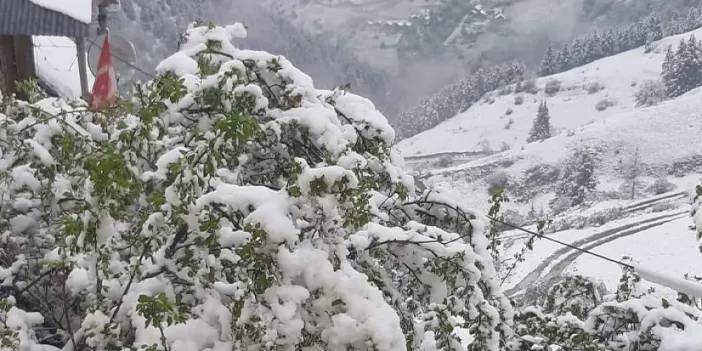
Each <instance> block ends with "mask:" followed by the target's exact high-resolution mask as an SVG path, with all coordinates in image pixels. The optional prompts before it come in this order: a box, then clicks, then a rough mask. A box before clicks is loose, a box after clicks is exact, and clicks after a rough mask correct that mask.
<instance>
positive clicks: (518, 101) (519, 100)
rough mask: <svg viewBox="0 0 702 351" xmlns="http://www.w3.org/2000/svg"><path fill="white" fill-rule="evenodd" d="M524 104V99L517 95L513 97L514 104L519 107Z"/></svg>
mask: <svg viewBox="0 0 702 351" xmlns="http://www.w3.org/2000/svg"><path fill="white" fill-rule="evenodd" d="M523 103H524V97H523V96H521V95H519V96H515V97H514V104H515V105H517V106H519V105H521V104H523Z"/></svg>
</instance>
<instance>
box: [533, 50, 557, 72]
mask: <svg viewBox="0 0 702 351" xmlns="http://www.w3.org/2000/svg"><path fill="white" fill-rule="evenodd" d="M557 59H558V57H557V55H556V53H555V52H554V50H553V46H552V45H551V44H550V43H549V44H548V48H547V49H546V53H545V54H544V58H543V59H541V64H539V70H538V72H537V73H538V74H539V75H540V76H542V77H543V76H550V75H552V74H554V73H556V72H558V60H557Z"/></svg>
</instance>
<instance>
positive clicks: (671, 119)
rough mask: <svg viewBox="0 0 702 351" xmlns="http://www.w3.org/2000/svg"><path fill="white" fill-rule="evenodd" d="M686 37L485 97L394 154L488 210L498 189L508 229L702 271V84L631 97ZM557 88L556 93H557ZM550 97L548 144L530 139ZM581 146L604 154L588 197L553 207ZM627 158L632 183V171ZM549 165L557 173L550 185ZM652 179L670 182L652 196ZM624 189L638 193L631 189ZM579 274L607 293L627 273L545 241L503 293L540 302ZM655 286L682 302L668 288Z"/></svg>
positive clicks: (428, 179)
mask: <svg viewBox="0 0 702 351" xmlns="http://www.w3.org/2000/svg"><path fill="white" fill-rule="evenodd" d="M691 35H695V36H696V37H697V38H699V37H702V30H697V31H694V32H691V33H686V34H682V35H679V36H673V37H669V38H665V39H663V40H661V41H659V42H656V43H655V44H654V45H653V46H652V48H653V49H652V50H651V51H650V52H646V51H645V50H644V48H639V49H635V50H631V51H628V52H624V53H622V54H619V55H616V56H611V57H607V58H604V59H601V60H599V61H596V62H593V63H591V64H588V65H585V66H581V67H578V68H575V69H573V70H570V71H567V72H564V73H561V74H556V75H552V76H548V77H544V78H540V79H538V80H536V82H535V85H536V87H537V88H538V92H536V93H530V92H523V93H514V92H513V91H514V89H511V90H507V89H501V91H495V92H492V93H489V94H487V95H486V96H484V97H483V98H482V99H481V101H480V102H479V103H476V104H474V105H473V106H472V107H471V108H469V109H468V110H467V111H465V112H464V113H462V114H459V115H458V116H456V117H454V118H452V119H450V120H448V121H446V122H444V123H442V124H440V125H438V126H437V127H435V128H433V129H431V130H428V131H426V132H424V133H421V134H419V135H416V136H414V137H412V138H409V139H406V140H403V141H402V142H400V144H399V147H400V148H401V150H402V152H403V154H404V155H405V157H406V158H407V162H408V164H409V165H411V166H412V167H413V168H414V169H415V171H416V174H417V175H418V176H419V178H420V179H422V182H423V183H424V184H426V185H430V186H433V187H438V188H443V189H446V190H450V192H451V194H452V195H453V196H454V197H455V198H457V199H460V201H462V202H463V203H467V204H470V206H472V207H474V208H480V209H482V210H483V211H485V212H486V211H487V209H488V207H489V206H490V202H489V199H490V197H491V195H490V193H489V192H488V191H487V190H488V189H489V188H490V187H491V186H494V185H495V184H498V185H499V186H503V187H504V188H505V189H506V193H507V196H508V197H509V198H510V199H511V201H510V202H508V203H506V204H504V205H503V210H506V211H507V212H506V218H507V220H508V221H509V222H511V223H514V224H523V225H532V224H533V223H534V220H535V219H537V218H539V219H549V220H552V222H551V224H550V225H549V226H548V227H547V229H546V230H547V232H548V233H549V235H552V238H556V239H558V240H562V241H564V242H567V243H571V244H574V245H576V246H578V247H581V248H584V249H588V250H592V251H594V252H596V253H598V254H603V255H606V256H607V257H613V258H615V259H620V258H621V257H623V256H628V257H632V258H634V259H635V260H639V261H641V262H648V263H652V262H661V263H660V264H659V268H660V269H661V270H663V271H665V272H667V273H668V274H670V275H673V276H677V277H682V276H683V275H684V274H686V273H689V274H692V275H699V274H702V271H700V270H699V269H698V267H700V265H702V256H700V255H699V252H698V250H697V246H696V245H695V237H694V233H693V232H692V231H690V230H689V228H688V227H689V225H690V218H689V215H688V211H689V205H688V198H687V196H686V195H685V194H686V192H688V191H689V190H691V189H693V188H694V185H695V184H697V183H698V181H699V179H700V173H702V167H701V166H702V164H701V163H700V157H699V154H700V152H699V150H702V140H700V138H699V135H700V133H701V132H702V125H701V124H700V123H699V116H700V111H702V89H699V88H698V89H695V90H692V91H690V92H688V93H687V94H684V95H682V96H680V97H677V98H674V99H670V100H667V101H663V102H661V103H659V104H658V105H655V106H651V107H637V106H636V101H635V98H634V96H635V94H636V93H637V92H638V91H639V89H640V87H641V86H642V85H643V84H644V82H647V81H658V80H660V74H661V67H662V63H663V60H664V56H665V51H666V49H667V47H668V46H674V47H675V46H677V45H678V43H679V42H680V41H681V39H685V40H687V39H688V38H689V37H690V36H691ZM555 82H558V83H555ZM558 84H560V88H559V89H556V88H553V87H554V86H558ZM547 86H548V87H550V89H551V91H550V93H548V94H547V93H546V90H547ZM543 101H545V102H546V104H547V105H548V109H549V111H550V126H551V137H550V138H548V139H546V140H544V141H542V142H532V143H529V142H527V138H528V137H529V134H530V130H531V129H532V126H533V124H534V120H535V118H536V116H537V110H538V109H539V106H540V104H541V103H542V102H543ZM603 101H606V102H607V103H606V104H605V103H603ZM598 105H599V108H598ZM583 147H590V148H592V149H594V150H597V151H596V152H597V153H598V156H599V161H598V162H597V165H596V166H595V169H594V172H595V173H596V177H597V179H598V181H597V184H596V187H595V188H594V189H593V190H592V194H591V195H590V196H589V198H588V200H587V201H585V202H583V203H581V204H578V205H573V206H570V207H566V208H561V209H556V208H554V200H556V199H557V196H558V194H557V193H558V184H561V183H563V182H564V178H563V172H564V169H565V168H566V167H567V160H568V159H569V157H571V155H573V153H574V150H578V149H582V148H583ZM632 163H633V164H634V165H635V166H633V167H636V170H635V173H634V177H635V179H634V180H633V181H632V180H631V179H630V177H631V170H630V169H628V167H631V164H632ZM534 170H537V171H540V172H535V171H534ZM542 170H546V171H551V170H552V171H554V172H555V173H554V174H555V175H553V176H552V177H551V178H549V173H548V172H541V171H542ZM558 172H560V176H559V174H558ZM627 184H628V185H627ZM632 184H633V185H632ZM655 184H665V186H664V187H662V188H661V189H655V187H656V186H655ZM628 187H631V188H636V189H634V190H632V191H631V192H632V193H631V194H629V193H628V190H627V189H629V188H628ZM632 197H634V199H632ZM529 237H530V236H529V235H525V234H524V233H523V232H519V231H510V232H506V233H505V234H504V238H505V252H504V253H503V257H504V258H505V259H506V260H507V261H509V260H510V259H511V258H512V257H513V256H514V255H515V254H518V253H519V252H521V251H523V250H524V247H525V242H526V240H527V239H528V238H529ZM573 274H580V275H584V276H587V277H593V278H595V279H596V280H597V281H599V282H601V283H603V285H602V286H603V288H605V289H607V290H608V291H610V292H611V291H614V290H616V288H617V284H618V283H619V278H620V276H621V269H620V267H619V266H617V265H616V264H613V263H612V262H607V261H603V260H601V259H598V258H597V257H592V256H589V255H587V254H583V253H582V252H578V251H576V250H572V249H568V248H564V247H563V246H562V245H558V244H555V243H553V242H548V241H546V240H541V241H537V242H536V243H535V244H534V249H533V251H532V250H528V251H527V252H526V254H525V256H524V262H522V263H521V264H519V265H518V266H517V268H516V269H515V270H514V271H512V272H511V275H509V276H508V277H507V278H506V279H505V282H504V286H505V288H506V289H507V291H508V295H510V296H513V297H517V296H525V297H526V300H527V301H533V299H538V296H539V294H543V293H544V292H545V290H543V289H545V288H546V287H549V286H551V285H553V284H555V283H556V282H557V281H560V280H561V279H563V277H564V276H568V275H573ZM654 286H655V284H654ZM657 291H658V294H661V295H662V296H669V297H672V298H674V297H675V293H674V292H671V291H670V290H667V289H665V288H663V287H661V286H657Z"/></svg>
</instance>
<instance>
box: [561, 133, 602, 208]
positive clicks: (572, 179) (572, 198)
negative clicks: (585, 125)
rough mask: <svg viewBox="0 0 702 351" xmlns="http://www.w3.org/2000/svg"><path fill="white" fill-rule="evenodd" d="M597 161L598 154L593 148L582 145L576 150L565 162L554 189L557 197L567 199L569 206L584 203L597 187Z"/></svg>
mask: <svg viewBox="0 0 702 351" xmlns="http://www.w3.org/2000/svg"><path fill="white" fill-rule="evenodd" d="M598 162H599V156H598V153H597V151H596V150H595V149H593V148H591V147H584V148H580V149H578V150H576V151H575V152H574V153H573V154H572V155H571V156H570V158H568V160H567V161H566V163H565V167H564V169H563V173H562V177H561V180H560V182H559V185H558V187H557V189H556V195H557V197H562V198H566V199H568V200H569V202H570V205H571V206H577V205H580V204H582V203H584V202H585V200H586V199H587V196H588V195H589V194H591V193H592V192H594V191H595V188H596V187H597V184H598V180H597V175H596V174H595V168H596V166H597V163H598Z"/></svg>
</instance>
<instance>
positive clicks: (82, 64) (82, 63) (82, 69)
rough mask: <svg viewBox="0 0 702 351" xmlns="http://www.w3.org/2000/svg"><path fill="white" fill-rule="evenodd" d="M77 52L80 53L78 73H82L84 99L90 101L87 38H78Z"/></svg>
mask: <svg viewBox="0 0 702 351" xmlns="http://www.w3.org/2000/svg"><path fill="white" fill-rule="evenodd" d="M76 54H77V55H78V74H79V75H80V93H81V96H82V97H83V100H85V101H88V99H89V95H88V94H89V93H88V69H87V67H88V62H87V57H86V55H87V53H86V51H85V38H83V37H78V38H76Z"/></svg>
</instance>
